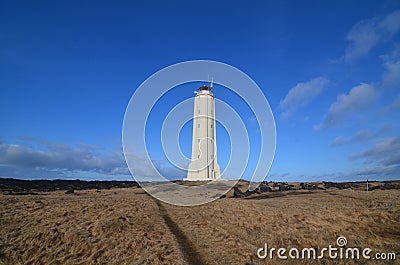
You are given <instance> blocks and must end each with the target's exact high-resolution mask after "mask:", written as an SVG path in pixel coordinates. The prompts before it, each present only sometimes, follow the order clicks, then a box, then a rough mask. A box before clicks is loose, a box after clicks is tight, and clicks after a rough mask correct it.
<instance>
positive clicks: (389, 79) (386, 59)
mask: <svg viewBox="0 0 400 265" xmlns="http://www.w3.org/2000/svg"><path fill="white" fill-rule="evenodd" d="M381 58H382V61H383V66H384V67H385V69H386V71H385V72H384V73H383V76H382V84H383V86H384V87H395V88H397V87H398V86H399V85H400V46H396V47H395V49H394V50H393V52H392V53H391V54H388V55H383V56H381Z"/></svg>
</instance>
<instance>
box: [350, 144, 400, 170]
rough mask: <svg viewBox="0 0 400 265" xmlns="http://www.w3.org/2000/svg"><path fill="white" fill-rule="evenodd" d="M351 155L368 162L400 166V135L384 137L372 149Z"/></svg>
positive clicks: (352, 157) (353, 157)
mask: <svg viewBox="0 0 400 265" xmlns="http://www.w3.org/2000/svg"><path fill="white" fill-rule="evenodd" d="M349 157H350V158H351V159H361V160H363V161H364V163H366V164H378V165H380V166H390V167H393V166H397V167H400V137H392V138H386V139H383V140H381V141H379V142H377V143H376V144H375V145H374V146H373V147H371V148H370V149H368V150H366V151H363V152H361V153H357V154H353V155H350V156H349ZM399 173H400V172H399Z"/></svg>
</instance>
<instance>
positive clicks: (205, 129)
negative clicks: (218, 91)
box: [184, 82, 220, 181]
mask: <svg viewBox="0 0 400 265" xmlns="http://www.w3.org/2000/svg"><path fill="white" fill-rule="evenodd" d="M195 94H196V96H195V98H194V114H193V136H192V160H191V163H190V164H189V169H188V175H187V178H185V179H184V180H188V181H199V180H215V179H219V178H220V168H219V165H218V162H217V139H216V126H215V102H214V95H213V93H212V82H211V84H210V86H202V87H200V88H199V89H198V91H195Z"/></svg>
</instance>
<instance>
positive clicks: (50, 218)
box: [0, 188, 400, 265]
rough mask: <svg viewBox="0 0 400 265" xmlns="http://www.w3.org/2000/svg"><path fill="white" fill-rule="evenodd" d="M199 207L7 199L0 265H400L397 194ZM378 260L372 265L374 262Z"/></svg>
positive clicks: (91, 197) (80, 196) (319, 193)
mask: <svg viewBox="0 0 400 265" xmlns="http://www.w3.org/2000/svg"><path fill="white" fill-rule="evenodd" d="M274 194H279V196H273V197H263V198H257V197H249V198H229V196H228V197H227V198H222V199H218V200H216V201H214V202H212V203H209V204H206V205H202V206H196V207H178V206H172V205H168V204H165V203H160V202H158V201H156V200H154V199H153V198H152V197H150V196H148V195H147V194H145V193H144V192H143V191H142V190H141V189H140V188H121V189H110V190H101V191H96V190H80V191H75V193H74V194H65V192H62V191H54V192H39V193H38V194H37V195H29V194H28V195H6V194H1V195H0V264H242V265H245V264H400V190H379V189H376V190H373V191H370V192H368V193H367V192H365V191H362V190H352V189H343V190H339V189H334V188H333V189H329V190H316V191H305V192H298V193H296V192H290V191H284V192H279V193H274ZM338 236H344V237H346V238H347V240H348V244H347V247H359V248H360V249H362V248H366V247H369V248H371V249H372V250H373V252H372V253H374V252H395V253H396V254H397V259H396V260H394V261H381V260H379V261H378V260H365V259H362V258H361V259H360V260H338V259H336V260H331V259H328V258H324V259H320V260H291V259H290V260H286V261H285V260H280V259H278V258H277V257H276V256H275V257H274V259H273V260H272V261H271V260H270V259H268V258H267V259H264V260H262V259H259V258H258V257H257V249H258V248H260V247H263V246H264V243H268V246H269V247H275V248H280V247H284V248H286V249H288V250H289V249H290V248H291V247H296V248H298V249H300V250H301V248H303V247H307V248H310V247H315V248H318V249H321V248H323V247H328V246H329V245H332V246H336V239H337V237H338ZM372 253H371V255H372Z"/></svg>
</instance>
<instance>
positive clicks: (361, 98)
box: [314, 84, 378, 129]
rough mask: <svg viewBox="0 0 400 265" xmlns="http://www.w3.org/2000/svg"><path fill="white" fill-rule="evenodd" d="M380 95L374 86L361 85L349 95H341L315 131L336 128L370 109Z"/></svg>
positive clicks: (354, 88)
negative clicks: (359, 112)
mask: <svg viewBox="0 0 400 265" xmlns="http://www.w3.org/2000/svg"><path fill="white" fill-rule="evenodd" d="M377 97H378V93H377V91H376V90H375V88H374V87H373V86H372V85H369V84H361V85H359V86H356V87H353V88H352V89H351V90H350V92H349V93H348V94H341V95H339V96H338V97H337V99H336V101H335V102H334V103H332V105H331V106H330V108H329V111H328V114H327V115H326V117H325V119H324V121H323V122H322V123H321V124H320V125H317V126H315V127H314V128H315V129H324V128H331V127H335V126H337V125H338V124H340V123H341V122H343V121H345V120H346V119H347V118H348V117H350V116H351V115H352V114H354V113H355V112H358V111H361V110H365V109H367V108H370V107H371V106H372V105H373V104H374V103H375V101H376V100H377Z"/></svg>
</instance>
